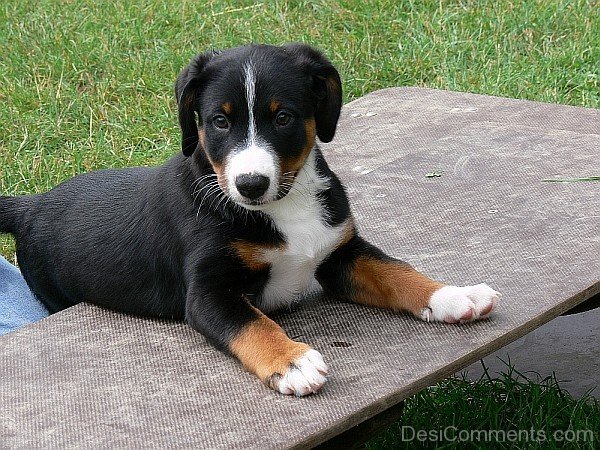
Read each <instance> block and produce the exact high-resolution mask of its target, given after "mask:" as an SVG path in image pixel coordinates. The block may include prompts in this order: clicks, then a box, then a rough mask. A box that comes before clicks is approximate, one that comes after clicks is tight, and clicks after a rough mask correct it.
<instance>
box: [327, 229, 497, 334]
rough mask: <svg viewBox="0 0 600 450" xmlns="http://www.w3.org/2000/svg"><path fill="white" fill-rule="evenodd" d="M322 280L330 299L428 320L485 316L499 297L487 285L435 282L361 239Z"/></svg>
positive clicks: (339, 253) (345, 248) (332, 259)
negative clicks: (460, 285) (336, 296)
mask: <svg viewBox="0 0 600 450" xmlns="http://www.w3.org/2000/svg"><path fill="white" fill-rule="evenodd" d="M317 280H318V281H319V282H320V284H321V286H323V288H324V290H325V292H327V293H328V294H329V295H338V296H339V295H342V296H344V297H345V298H347V299H350V300H351V301H353V302H356V303H360V304H363V305H369V306H376V307H379V308H386V309H392V310H395V311H408V312H411V313H412V314H414V315H415V316H417V317H419V318H420V319H422V320H425V321H428V322H429V321H443V322H448V323H457V322H466V321H471V320H476V319H482V318H486V317H487V316H488V315H489V314H490V313H491V311H492V310H493V309H494V307H495V305H496V302H497V301H498V299H499V298H500V293H498V292H496V291H495V290H493V289H492V288H490V287H489V286H488V285H486V284H484V283H481V284H478V285H475V286H462V287H459V286H448V285H444V284H443V283H440V282H437V281H434V280H432V279H430V278H428V277H426V276H425V275H423V274H421V273H419V272H417V271H416V270H415V269H413V268H412V267H411V266H410V265H409V264H407V263H405V262H403V261H399V260H397V259H394V258H391V257H389V256H387V255H385V254H384V253H383V252H382V251H381V250H379V249H378V248H376V247H375V246H373V245H372V244H370V243H368V242H366V241H365V240H363V239H362V238H360V237H359V236H357V235H355V236H353V237H352V238H351V239H350V240H349V241H348V242H347V243H346V244H344V245H342V246H341V247H340V248H338V249H337V250H336V251H334V252H333V253H332V254H331V255H330V256H329V258H327V259H326V260H325V261H324V262H323V263H322V264H321V266H320V267H319V268H318V270H317Z"/></svg>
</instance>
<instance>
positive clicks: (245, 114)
mask: <svg viewBox="0 0 600 450" xmlns="http://www.w3.org/2000/svg"><path fill="white" fill-rule="evenodd" d="M176 96H177V102H178V107H179V123H180V125H181V131H182V147H183V152H182V153H181V154H179V155H178V156H175V157H174V158H172V159H171V160H169V161H167V162H166V163H165V164H164V165H163V166H161V167H157V168H132V169H125V170H102V171H97V172H92V173H89V174H85V175H81V176H78V177H75V178H73V179H71V180H69V181H66V182H65V183H63V184H61V185H59V186H57V187H56V188H54V189H53V190H51V191H49V192H47V193H45V194H41V195H31V196H25V197H1V198H0V231H4V232H10V233H13V234H14V235H15V237H16V242H17V256H18V260H19V263H20V266H21V269H22V271H23V275H24V276H25V279H26V280H27V282H28V284H29V286H30V287H31V289H32V291H33V292H34V293H35V294H36V295H37V297H38V298H39V299H40V300H41V301H43V302H44V303H45V304H46V306H47V307H48V308H49V309H50V310H51V311H59V310H61V309H63V308H66V307H68V306H71V305H74V304H76V303H79V302H90V303H95V304H97V305H101V306H104V307H107V308H110V309H113V310H117V311H122V312H126V313H132V314H139V315H145V316H154V317H161V318H169V319H180V320H185V321H186V322H187V323H188V324H189V325H190V326H191V327H193V328H194V329H195V330H197V331H198V332H200V333H202V334H203V335H204V336H206V337H207V338H208V339H209V341H210V342H212V343H213V344H214V345H215V346H216V347H218V348H219V349H222V350H224V351H226V352H229V353H230V354H232V355H233V356H235V357H236V358H238V359H239V360H240V361H241V363H242V364H243V365H244V367H246V368H247V369H248V370H249V371H251V372H253V373H255V374H256V375H257V376H258V377H259V378H260V379H261V380H262V381H263V382H264V383H266V384H267V385H268V386H270V387H271V388H273V389H275V390H277V391H279V392H281V393H283V394H296V395H306V394H309V393H312V392H316V391H317V390H319V388H321V386H323V384H324V383H325V376H326V375H327V366H326V365H325V363H324V362H323V358H322V356H321V354H320V353H319V352H318V351H316V350H314V349H312V348H311V347H310V346H309V345H308V344H305V343H301V342H295V341H293V340H291V339H290V338H289V337H288V336H286V334H285V332H284V331H283V330H282V329H281V328H280V327H279V326H278V325H277V324H276V323H275V322H273V321H272V320H271V319H269V318H268V317H267V316H266V315H265V312H270V311H273V310H276V309H278V308H282V307H286V306H288V305H290V303H291V302H293V301H295V300H297V299H298V298H299V296H300V294H301V293H302V292H303V291H305V290H307V289H308V288H309V287H310V286H311V285H312V284H313V282H314V280H315V279H316V281H317V282H318V283H319V284H320V285H321V286H322V288H323V290H324V291H325V293H327V294H328V295H330V296H334V297H338V298H340V299H344V300H351V301H353V302H356V303H360V304H363V305H370V306H376V307H381V308H387V309H391V310H394V311H408V312H410V313H412V314H414V315H415V316H417V317H418V318H420V319H422V320H425V321H444V322H449V323H456V322H464V321H470V320H476V319H481V318H484V317H487V316H488V315H489V314H490V312H491V311H492V309H493V308H494V305H495V303H496V301H497V300H498V298H499V294H498V293H497V292H496V291H494V290H493V289H491V288H489V287H488V286H487V285H485V284H479V285H476V286H466V287H456V286H446V285H444V284H442V283H440V282H437V281H434V280H431V279H429V278H428V277H426V276H425V275H422V274H420V273H419V272H417V271H415V270H414V269H413V268H412V267H411V266H410V265H408V264H407V263H405V262H402V261H399V260H396V259H393V258H391V257H389V256H386V255H385V254H384V253H383V252H382V251H381V250H379V249H377V248H376V247H374V246H373V245H371V244H369V243H368V242H366V241H365V240H363V239H362V238H361V237H360V236H359V235H358V233H357V232H356V229H355V226H354V222H353V220H352V216H351V213H350V208H349V206H348V199H347V197H346V194H345V192H344V188H343V187H342V185H341V183H340V181H339V180H338V178H337V177H336V175H335V174H334V173H333V172H332V171H331V170H330V169H329V167H328V166H327V163H326V162H325V158H324V157H323V154H322V153H321V151H320V150H319V148H318V145H317V138H319V139H320V140H321V141H323V142H329V141H331V140H332V139H333V136H334V134H335V129H336V124H337V121H338V117H339V114H340V108H341V105H342V87H341V84H340V77H339V75H338V72H337V71H336V69H335V68H334V67H333V66H332V65H331V63H330V62H329V61H328V60H327V59H326V58H325V57H324V56H323V55H322V54H321V53H319V52H318V51H316V50H314V49H312V48H310V47H308V46H305V45H298V44H295V45H286V46H283V47H273V46H266V45H250V46H245V47H240V48H234V49H231V50H227V51H223V52H208V53H204V54H201V55H199V56H198V57H196V58H194V59H193V60H192V62H191V63H190V65H189V66H188V67H186V68H185V69H184V70H183V71H182V72H181V74H180V75H179V78H178V80H177V83H176Z"/></svg>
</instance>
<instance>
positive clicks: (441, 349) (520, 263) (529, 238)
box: [0, 88, 600, 449]
mask: <svg viewBox="0 0 600 450" xmlns="http://www.w3.org/2000/svg"><path fill="white" fill-rule="evenodd" d="M323 148H324V152H325V154H326V157H327V159H328V162H329V164H330V166H331V167H332V168H333V169H334V170H335V171H336V172H337V173H338V174H339V175H340V176H341V178H342V179H343V181H344V182H345V184H346V186H347V188H348V191H349V193H350V197H351V199H352V200H353V210H354V214H355V217H356V219H357V223H358V227H359V229H360V230H361V232H362V233H363V234H364V235H365V236H366V237H367V238H369V239H370V240H371V241H373V242H374V243H376V244H378V245H380V246H381V247H382V248H384V249H385V250H386V251H388V252H389V253H391V254H392V255H394V256H397V257H400V258H402V259H404V260H407V261H409V262H410V263H412V264H413V265H414V266H415V267H416V268H418V269H419V270H421V271H423V272H425V273H427V274H428V275H431V276H433V277H436V278H439V279H442V280H444V281H446V282H448V283H452V284H461V285H462V284H467V285H470V284H476V283H479V282H482V281H485V282H487V283H488V284H489V285H490V286H492V287H493V288H495V289H497V290H499V291H501V292H502V293H503V297H502V301H501V303H500V304H499V306H498V309H497V311H496V312H495V313H494V314H493V316H492V318H491V320H487V321H482V322H476V323H471V324H464V325H447V324H437V323H436V324H428V323H424V322H421V321H418V320H416V319H414V318H412V317H410V316H407V315H397V314H392V313H389V312H385V311H382V310H377V309H373V308H368V307H363V306H357V305H353V304H347V303H339V302H332V301H328V300H326V299H323V298H319V297H318V296H317V297H314V298H311V299H309V300H308V301H307V302H306V303H305V304H303V305H302V306H301V307H298V308H296V309H295V310H294V311H291V312H286V313H281V314H278V315H277V320H278V322H279V323H280V324H282V326H283V328H284V329H285V330H286V331H287V332H288V334H289V335H290V336H291V337H294V338H297V339H299V340H301V341H304V342H307V343H310V344H312V345H313V346H314V347H315V348H316V349H318V350H319V351H320V352H321V353H323V355H324V356H325V359H326V362H327V364H328V365H329V367H330V369H331V376H330V379H329V381H328V383H327V384H326V386H325V388H324V389H323V390H322V391H321V392H320V393H318V394H317V395H313V396H309V397H306V398H295V397H290V396H284V395H281V394H277V393H276V392H274V391H271V390H269V389H267V388H266V387H265V386H263V385H262V384H260V383H259V382H258V380H257V379H256V378H255V377H254V376H253V375H250V374H249V373H246V372H245V371H244V370H243V368H242V367H241V366H240V365H239V364H238V363H237V362H236V361H235V360H234V359H232V358H230V357H227V356H225V355H223V354H221V353H219V352H218V351H216V350H215V349H213V348H212V347H211V346H210V345H209V344H207V342H206V341H205V339H204V338H203V337H202V336H201V335H199V334H197V333H195V332H194V331H193V330H191V329H190V328H188V327H187V326H185V325H184V324H181V323H172V322H163V321H156V320H147V319H141V318H136V317H130V316H126V315H121V314H116V313H113V312H109V311H105V310H102V309H100V308H98V307H94V306H90V305H87V304H81V305H78V306H75V307H73V308H70V309H68V310H65V311H63V312H61V313H59V314H56V315H54V316H51V317H49V318H47V319H45V320H42V321H41V322H38V323H36V324H33V325H30V326H27V327H25V328H22V329H20V330H17V331H15V332H13V333H10V334H8V335H6V336H4V337H2V338H0V406H1V407H0V447H4V446H7V447H22V448H31V447H45V448H58V447H60V448H88V447H121V448H123V447H143V448H153V447H176V448H203V447H207V448H261V449H264V448H273V447H276V448H288V447H311V446H314V445H317V444H320V443H322V442H325V441H327V440H328V439H330V438H332V437H334V436H336V435H338V434H340V433H342V432H344V431H345V430H348V429H349V428H351V427H353V426H355V425H357V424H359V423H361V422H363V421H365V420H367V419H369V418H371V417H373V416H375V415H377V414H380V413H382V412H383V411H385V410H387V409H389V408H394V407H395V406H394V405H397V404H398V403H399V402H401V401H402V400H403V399H405V398H406V397H408V396H410V395H411V394H414V393H415V392H417V391H419V390H420V389H423V388H424V387H426V386H429V385H432V384H434V383H436V382H437V381H439V380H441V379H443V378H445V377H447V376H449V375H450V374H452V373H455V372H456V371H458V370H460V369H461V368H463V367H465V366H467V365H469V364H470V363H472V362H474V361H476V360H477V359H479V358H481V357H483V356H484V355H487V354H489V353H491V352H492V351H494V350H496V349H498V348H500V347H502V346H503V345H505V344H507V343H508V342H510V341H512V340H514V339H516V338H518V337H520V336H522V335H524V334H526V333H527V332H529V331H531V330H532V329H534V328H536V327H539V326H540V325H542V324H543V323H545V322H547V321H549V320H551V319H553V318H554V317H556V316H558V315H560V314H561V313H563V312H565V311H567V310H569V309H571V308H572V307H574V306H576V305H577V304H579V303H581V302H583V301H584V300H586V299H589V298H591V297H592V296H594V295H597V294H598V293H599V292H600V283H599V280H600V220H599V217H600V208H599V206H600V183H599V182H593V181H588V182H586V181H571V182H550V181H544V180H546V179H556V178H565V179H577V178H581V177H586V176H591V175H596V176H597V175H599V174H600V111H599V110H592V109H583V108H575V107H569V106H557V105H551V104H542V103H535V102H530V101H522V100H511V99H504V98H496V97H489V96H483V95H475V94H465V93H456V92H446V91H437V90H430V89H421V88H395V89H384V90H380V91H377V92H373V93H371V94H369V95H367V96H365V97H363V98H360V99H358V100H356V101H353V102H351V103H349V104H348V105H346V106H345V107H344V109H343V113H342V118H341V121H340V125H339V128H338V132H337V136H336V138H335V139H334V141H333V142H332V143H331V144H328V145H326V146H323ZM548 364H552V361H548Z"/></svg>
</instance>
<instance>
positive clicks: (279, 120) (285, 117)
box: [275, 111, 292, 127]
mask: <svg viewBox="0 0 600 450" xmlns="http://www.w3.org/2000/svg"><path fill="white" fill-rule="evenodd" d="M291 120H292V115H291V114H290V113H286V112H284V111H280V112H279V113H278V114H277V116H276V117H275V123H276V124H277V125H279V126H280V127H285V126H286V125H287V124H288V123H290V122H291Z"/></svg>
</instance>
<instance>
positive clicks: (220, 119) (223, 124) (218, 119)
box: [213, 115, 229, 130]
mask: <svg viewBox="0 0 600 450" xmlns="http://www.w3.org/2000/svg"><path fill="white" fill-rule="evenodd" d="M213 125H214V126H215V127H217V128H219V129H221V130H226V129H227V128H229V120H227V117H225V116H221V115H219V116H215V117H213Z"/></svg>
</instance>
